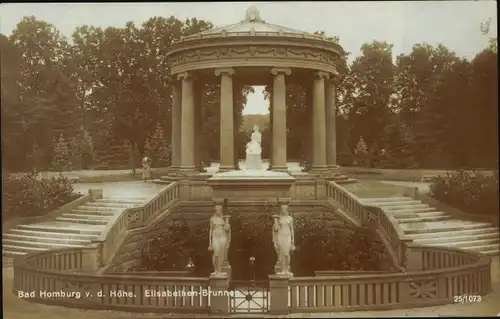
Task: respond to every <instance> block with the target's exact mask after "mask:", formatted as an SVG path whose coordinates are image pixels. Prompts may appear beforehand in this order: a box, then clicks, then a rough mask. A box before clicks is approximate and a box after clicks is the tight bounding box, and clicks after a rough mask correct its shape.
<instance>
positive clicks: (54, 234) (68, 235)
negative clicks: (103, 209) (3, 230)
mask: <svg viewBox="0 0 500 319" xmlns="http://www.w3.org/2000/svg"><path fill="white" fill-rule="evenodd" d="M100 233H101V231H99V232H97V233H96V234H86V233H85V234H80V233H61V232H51V231H39V230H29V229H18V228H14V229H11V230H9V232H8V233H7V234H4V236H5V235H21V236H31V237H41V238H53V237H54V238H63V239H70V240H71V239H75V240H89V241H90V240H92V239H94V238H98V237H99V235H100Z"/></svg>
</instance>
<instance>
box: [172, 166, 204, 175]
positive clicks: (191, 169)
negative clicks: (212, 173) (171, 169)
mask: <svg viewBox="0 0 500 319" xmlns="http://www.w3.org/2000/svg"><path fill="white" fill-rule="evenodd" d="M198 173H199V172H198V171H197V170H196V166H181V167H179V169H178V170H177V175H180V176H189V175H194V174H198Z"/></svg>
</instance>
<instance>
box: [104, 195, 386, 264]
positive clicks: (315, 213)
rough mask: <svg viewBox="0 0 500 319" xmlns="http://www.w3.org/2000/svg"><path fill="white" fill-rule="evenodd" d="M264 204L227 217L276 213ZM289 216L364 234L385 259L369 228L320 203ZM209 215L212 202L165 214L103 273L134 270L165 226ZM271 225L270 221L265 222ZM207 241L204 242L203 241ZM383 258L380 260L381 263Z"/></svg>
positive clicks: (134, 235) (236, 208)
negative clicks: (149, 243)
mask: <svg viewBox="0 0 500 319" xmlns="http://www.w3.org/2000/svg"><path fill="white" fill-rule="evenodd" d="M266 204H267V205H269V203H265V202H238V203H228V214H229V215H240V216H241V215H243V216H245V215H247V216H248V217H249V218H251V216H252V215H257V214H261V213H263V212H266V213H268V214H269V215H270V216H271V215H272V214H277V213H279V210H278V209H279V207H278V206H277V204H275V205H274V206H271V207H269V206H267V207H266ZM289 210H290V214H291V215H292V216H293V217H294V218H315V219H321V220H323V221H324V222H325V223H327V225H328V227H331V229H332V230H341V231H345V232H366V233H369V234H370V236H371V237H372V238H374V240H375V253H376V254H379V255H380V256H381V257H382V256H388V252H387V251H386V248H385V246H384V245H383V243H382V242H381V241H380V240H378V239H377V238H378V237H377V235H376V233H375V232H374V230H372V229H369V228H359V227H357V228H356V227H354V226H352V225H350V224H349V223H348V222H347V221H345V220H343V219H342V216H341V215H340V214H336V213H335V212H334V211H332V210H330V209H329V208H328V207H327V206H325V205H323V204H322V203H321V202H320V201H299V202H295V203H290V205H289ZM212 214H213V203H212V201H200V202H184V203H181V204H179V205H178V206H177V207H175V208H174V209H171V210H170V211H165V212H164V213H162V214H161V215H159V216H158V217H157V218H156V219H155V220H153V221H152V222H151V223H150V224H149V225H148V227H142V228H138V229H134V230H133V231H130V232H129V234H128V236H127V237H126V239H125V240H124V243H123V245H122V246H121V247H120V248H119V249H118V251H117V253H116V255H115V256H114V257H113V259H112V262H111V263H110V265H109V266H108V267H107V268H106V269H105V271H106V272H122V271H126V270H128V269H130V268H132V267H135V266H138V265H139V262H140V258H141V249H142V248H143V247H145V246H146V244H147V242H148V241H150V240H151V239H152V238H154V237H157V236H160V235H162V234H163V233H164V232H165V231H166V230H167V229H168V225H169V223H170V222H171V221H172V220H174V219H177V218H182V219H184V220H185V221H186V222H187V223H188V224H189V225H193V226H194V225H199V224H200V223H202V224H207V225H208V222H209V218H210V216H212ZM269 222H270V223H271V222H272V221H271V219H270V221H269ZM207 240H208V239H207ZM385 258H386V257H384V259H385ZM389 265H390V263H389V262H387V264H386V265H384V269H390V266H389Z"/></svg>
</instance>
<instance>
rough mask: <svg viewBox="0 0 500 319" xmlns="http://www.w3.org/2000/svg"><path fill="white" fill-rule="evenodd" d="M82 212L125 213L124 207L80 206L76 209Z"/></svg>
mask: <svg viewBox="0 0 500 319" xmlns="http://www.w3.org/2000/svg"><path fill="white" fill-rule="evenodd" d="M75 209H77V210H80V211H86V212H95V211H96V212H120V211H123V210H124V208H123V207H104V206H86V205H82V206H78V207H77V208H75Z"/></svg>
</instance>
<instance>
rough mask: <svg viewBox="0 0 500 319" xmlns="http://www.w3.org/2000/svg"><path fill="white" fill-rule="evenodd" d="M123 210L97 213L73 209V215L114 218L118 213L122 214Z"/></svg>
mask: <svg viewBox="0 0 500 319" xmlns="http://www.w3.org/2000/svg"><path fill="white" fill-rule="evenodd" d="M122 211H123V210H121V209H118V210H116V211H112V210H105V211H97V210H79V209H73V210H72V211H71V213H75V214H81V215H99V216H108V217H111V216H114V215H115V214H117V213H120V212H122Z"/></svg>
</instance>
